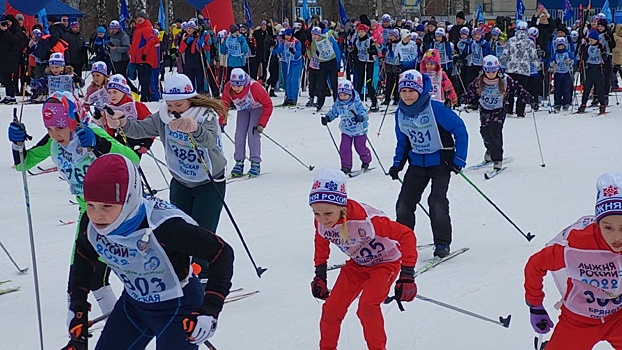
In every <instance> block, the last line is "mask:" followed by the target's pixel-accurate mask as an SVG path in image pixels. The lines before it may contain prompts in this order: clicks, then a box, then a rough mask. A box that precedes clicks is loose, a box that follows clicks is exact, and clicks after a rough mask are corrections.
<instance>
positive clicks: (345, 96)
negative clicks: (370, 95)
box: [321, 79, 371, 174]
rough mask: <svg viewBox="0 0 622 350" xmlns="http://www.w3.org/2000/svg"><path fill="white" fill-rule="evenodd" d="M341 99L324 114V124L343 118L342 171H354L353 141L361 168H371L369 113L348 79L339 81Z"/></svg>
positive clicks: (341, 125) (340, 127)
mask: <svg viewBox="0 0 622 350" xmlns="http://www.w3.org/2000/svg"><path fill="white" fill-rule="evenodd" d="M337 91H338V92H339V100H338V101H337V102H335V103H334V104H333V107H332V108H331V109H330V111H328V113H326V115H325V116H322V118H321V121H322V125H324V126H326V125H328V123H330V122H331V121H333V120H335V119H337V118H341V122H340V123H339V129H341V144H340V147H339V156H340V158H341V171H343V172H344V173H345V174H350V173H351V172H352V142H354V149H356V153H358V155H359V157H361V162H362V164H361V170H362V171H366V170H367V169H369V163H371V152H370V151H369V148H367V145H366V143H367V127H368V124H369V114H368V113H367V110H366V109H365V106H364V105H363V103H362V102H361V99H360V97H359V94H358V92H356V91H354V90H353V87H352V83H351V82H350V81H349V80H347V79H342V80H340V81H339V86H338V87H337Z"/></svg>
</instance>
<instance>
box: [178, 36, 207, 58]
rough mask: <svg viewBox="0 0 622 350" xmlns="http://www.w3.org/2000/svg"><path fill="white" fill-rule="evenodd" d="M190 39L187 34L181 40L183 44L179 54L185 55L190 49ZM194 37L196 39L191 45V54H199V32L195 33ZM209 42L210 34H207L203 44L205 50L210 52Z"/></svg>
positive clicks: (180, 44)
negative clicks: (188, 40)
mask: <svg viewBox="0 0 622 350" xmlns="http://www.w3.org/2000/svg"><path fill="white" fill-rule="evenodd" d="M189 37H190V36H189V35H188V33H186V34H184V36H183V37H182V38H181V42H180V43H179V52H180V53H185V52H186V49H188V44H186V39H188V38H189ZM193 37H194V41H192V43H191V45H190V53H191V54H194V53H195V52H197V48H198V47H199V44H198V41H199V39H200V36H199V34H198V33H197V32H195V33H194V35H193ZM208 40H209V34H207V36H206V40H205V41H204V42H203V50H205V51H208V52H209V50H210V46H209V44H208Z"/></svg>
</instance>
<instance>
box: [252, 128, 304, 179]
mask: <svg viewBox="0 0 622 350" xmlns="http://www.w3.org/2000/svg"><path fill="white" fill-rule="evenodd" d="M261 134H262V135H264V136H265V137H267V138H268V140H270V141H272V143H274V144H275V145H277V146H279V147H280V148H281V149H282V150H283V151H285V153H287V154H289V155H290V156H292V158H294V159H296V160H297V161H298V163H300V164H302V165H303V166H304V167H305V168H307V169H309V171H311V170H313V169H315V165H307V164H305V163H303V162H302V160H300V159H298V157H296V156H295V155H293V154H292V152H290V151H288V150H287V148H285V147H283V146H281V145H280V144H279V143H278V142H276V141H274V139H273V138H272V137H270V136H268V135H267V134H266V133H265V132H262V133H261Z"/></svg>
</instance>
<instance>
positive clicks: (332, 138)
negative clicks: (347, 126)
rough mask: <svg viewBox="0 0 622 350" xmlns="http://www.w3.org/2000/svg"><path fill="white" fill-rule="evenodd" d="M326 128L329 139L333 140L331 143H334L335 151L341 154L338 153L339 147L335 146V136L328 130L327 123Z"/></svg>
mask: <svg viewBox="0 0 622 350" xmlns="http://www.w3.org/2000/svg"><path fill="white" fill-rule="evenodd" d="M326 130H328V135H330V139H331V140H333V145H335V149H336V150H337V153H338V154H339V155H341V154H340V153H339V147H337V142H336V141H335V138H334V137H333V133H332V132H331V131H330V128H329V127H328V124H327V125H326Z"/></svg>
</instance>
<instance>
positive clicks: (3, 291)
mask: <svg viewBox="0 0 622 350" xmlns="http://www.w3.org/2000/svg"><path fill="white" fill-rule="evenodd" d="M18 290H19V286H17V287H11V288H4V289H0V295H2V294H9V293H12V292H17V291H18Z"/></svg>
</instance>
